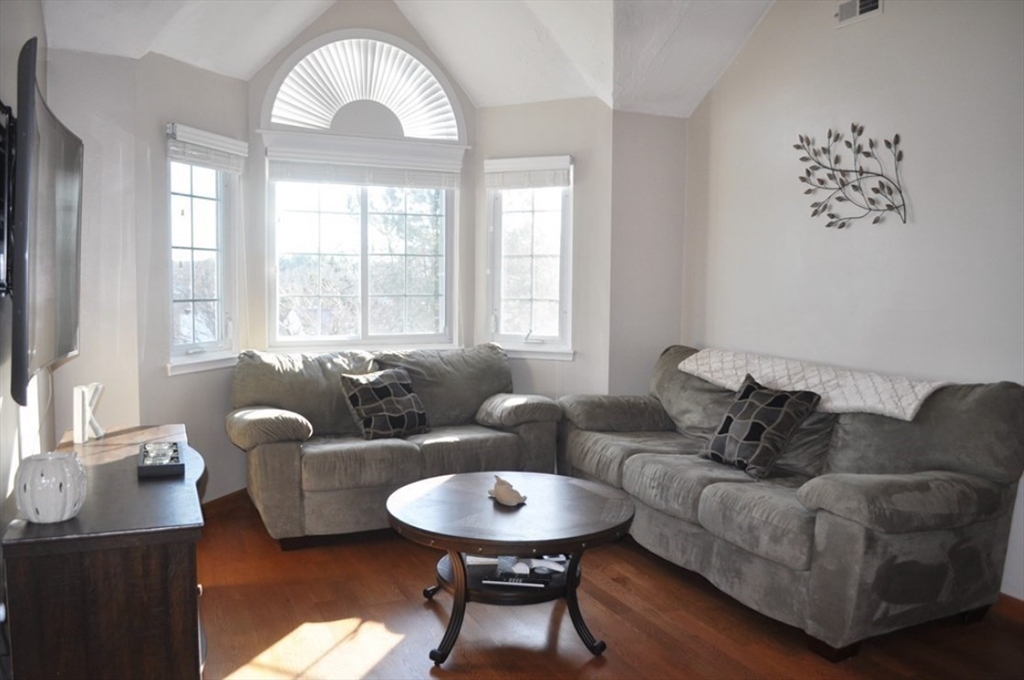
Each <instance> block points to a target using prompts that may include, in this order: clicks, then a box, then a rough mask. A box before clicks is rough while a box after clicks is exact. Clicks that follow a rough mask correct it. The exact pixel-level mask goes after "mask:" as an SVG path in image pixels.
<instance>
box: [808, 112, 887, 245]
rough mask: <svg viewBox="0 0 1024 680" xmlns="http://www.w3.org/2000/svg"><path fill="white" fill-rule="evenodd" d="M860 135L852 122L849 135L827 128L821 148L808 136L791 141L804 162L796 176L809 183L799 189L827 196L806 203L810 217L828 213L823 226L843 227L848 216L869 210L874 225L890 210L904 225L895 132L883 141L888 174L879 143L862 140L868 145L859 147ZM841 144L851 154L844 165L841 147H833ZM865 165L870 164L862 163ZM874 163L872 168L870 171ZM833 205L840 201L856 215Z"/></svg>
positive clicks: (866, 213) (862, 214)
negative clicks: (888, 155) (888, 158)
mask: <svg viewBox="0 0 1024 680" xmlns="http://www.w3.org/2000/svg"><path fill="white" fill-rule="evenodd" d="M863 134H864V126H863V125H857V124H856V123H853V124H852V125H850V139H843V137H844V135H843V133H841V132H839V131H838V130H837V131H836V132H833V131H832V130H831V129H830V130H829V131H828V136H827V139H826V142H825V146H818V145H817V143H816V142H815V141H814V139H813V138H811V137H808V136H807V135H800V143H799V144H794V145H793V148H794V149H797V150H798V151H801V152H802V153H803V155H802V156H800V160H801V161H802V162H804V163H807V170H806V171H805V172H804V174H803V175H801V176H800V177H799V179H800V181H801V182H803V183H804V184H807V185H808V189H807V190H806V191H804V193H805V194H817V193H818V192H825V194H826V195H825V197H824V198H823V199H821V200H818V201H814V202H813V203H811V217H817V216H818V215H825V216H827V217H828V218H829V222H828V224H826V225H825V226H826V227H835V228H836V229H845V228H846V227H848V226H850V223H851V222H852V221H853V220H859V219H861V218H864V217H867V216H869V215H872V214H874V215H875V218H874V219H873V220H872V221H871V223H872V224H878V223H879V222H881V221H882V220H883V219H884V218H885V216H886V215H888V214H889V213H896V214H897V215H898V216H899V218H900V219H901V220H902V221H903V223H904V224H906V222H907V202H906V200H905V199H904V197H903V187H902V186H901V184H900V162H901V161H902V160H903V151H902V150H900V136H899V135H894V136H893V138H892V139H883V140H882V142H883V143H884V145H885V148H886V149H887V150H888V151H889V152H890V153H891V154H892V165H893V171H892V174H891V175H889V174H887V173H886V169H885V166H884V165H883V163H882V159H881V158H879V156H878V153H877V151H879V150H880V147H879V144H878V142H876V141H875V140H874V139H866V142H867V148H864V144H863V143H862V142H861V139H862V135H863ZM840 143H842V144H843V145H844V146H846V148H847V149H848V150H849V151H851V152H852V153H853V160H852V161H851V162H850V164H849V165H844V160H843V153H844V152H843V150H842V148H839V149H836V148H834V147H836V146H837V145H838V144H840ZM865 163H870V164H871V166H870V167H865V165H864V164H865ZM876 165H877V166H878V170H877V171H876V170H874V166H876ZM833 203H837V204H845V205H844V207H846V206H849V207H852V208H853V209H854V211H856V212H859V214H854V215H841V214H840V213H839V212H838V211H839V210H840V208H839V207H835V208H833ZM860 211H863V212H860Z"/></svg>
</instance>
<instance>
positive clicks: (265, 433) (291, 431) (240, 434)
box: [225, 406, 313, 451]
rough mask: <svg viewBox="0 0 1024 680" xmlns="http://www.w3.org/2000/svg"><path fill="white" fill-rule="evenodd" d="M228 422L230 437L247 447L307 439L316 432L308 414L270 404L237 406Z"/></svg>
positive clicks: (252, 447) (233, 441) (230, 414)
mask: <svg viewBox="0 0 1024 680" xmlns="http://www.w3.org/2000/svg"><path fill="white" fill-rule="evenodd" d="M225 426H226V427H227V431H228V439H230V440H231V443H232V444H234V445H235V446H237V447H238V448H240V449H242V450H243V451H249V450H251V449H254V448H256V447H257V446H259V445H260V444H274V443H277V442H291V441H294V442H304V441H306V440H307V439H309V438H310V437H311V436H313V426H312V425H311V424H310V422H309V421H308V420H306V418H304V417H303V416H301V415H299V414H298V413H295V412H294V411H286V410H284V409H280V408H270V407H269V406H256V407H251V408H240V409H236V410H234V411H232V412H231V413H229V414H228V415H227V418H226V420H225Z"/></svg>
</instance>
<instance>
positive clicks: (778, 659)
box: [198, 493, 1024, 680]
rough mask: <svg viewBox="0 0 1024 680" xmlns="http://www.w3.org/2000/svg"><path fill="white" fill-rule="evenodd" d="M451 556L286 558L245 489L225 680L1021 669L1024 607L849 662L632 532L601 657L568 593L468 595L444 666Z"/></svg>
mask: <svg viewBox="0 0 1024 680" xmlns="http://www.w3.org/2000/svg"><path fill="white" fill-rule="evenodd" d="M439 556H440V553H439V552H437V551H432V550H430V549H428V548H424V547H422V546H419V545H416V544H414V543H411V542H409V541H406V540H404V539H402V538H400V537H399V536H397V535H396V534H394V533H392V532H391V531H378V532H370V533H366V534H358V535H351V536H347V537H341V538H340V539H337V540H335V541H334V542H332V543H329V544H324V545H319V546H315V547H310V548H305V549H302V550H295V551H289V552H283V551H281V549H280V548H279V547H278V545H277V543H276V542H275V541H273V540H272V539H271V538H270V537H269V536H268V535H267V533H266V531H265V529H264V528H263V525H262V523H261V522H260V519H259V515H258V514H257V512H256V510H255V508H254V507H253V506H252V504H251V503H250V502H249V500H248V498H247V497H246V496H245V495H244V493H243V494H237V495H232V496H231V497H228V498H226V499H218V500H217V501H215V502H214V504H212V505H211V506H208V507H207V508H206V527H205V528H204V529H203V538H202V540H201V541H200V543H199V549H198V559H199V580H200V583H202V585H203V596H202V599H201V602H200V607H201V611H202V619H203V625H204V626H205V629H206V635H207V639H208V643H209V647H208V654H207V658H206V672H205V677H206V678H207V680H212V679H216V678H299V677H302V678H429V677H446V676H464V677H470V676H471V677H473V678H505V677H517V678H518V677H537V678H752V677H764V678H812V677H813V678H972V679H973V678H1022V677H1024V645H1022V642H1024V603H1022V602H1020V601H1018V600H1013V599H1011V598H1005V597H1004V598H1003V599H1002V600H1000V602H999V603H998V604H997V605H996V606H994V607H993V608H992V610H991V611H990V612H989V614H988V616H986V617H985V619H984V620H983V621H981V622H979V623H975V624H969V625H965V624H962V623H959V622H957V621H952V620H947V621H939V622H934V623H930V624H926V625H923V626H918V627H915V628H912V629H909V630H905V631H901V632H897V633H893V634H890V635H886V636H883V637H881V638H878V639H874V640H868V641H866V642H865V643H864V644H862V645H861V649H860V653H859V654H858V655H857V656H856V657H854V658H851V659H848V660H846V661H843V662H841V663H838V664H832V663H829V662H827V661H825V660H823V659H821V658H820V657H818V656H816V655H814V654H812V653H811V652H810V651H808V650H807V647H806V644H805V641H804V636H803V633H802V632H801V631H799V630H797V629H795V628H791V627H789V626H786V625H784V624H781V623H778V622H776V621H774V620H772V619H769V618H767V617H765V616H761V615H760V614H757V613H755V612H753V611H752V610H750V609H747V608H746V607H744V606H743V605H741V604H739V603H738V602H736V601H735V600H733V599H732V598H730V597H728V596H726V595H724V594H722V593H720V592H719V591H718V590H717V589H715V588H714V586H712V585H711V584H709V583H708V582H707V581H705V580H704V579H703V578H702V577H700V576H698V575H696V574H694V573H692V572H688V571H686V570H684V569H681V568H679V567H676V566H675V565H672V564H670V563H668V562H666V561H664V560H662V559H660V558H658V557H655V556H654V555H652V554H651V553H649V552H647V551H646V550H644V549H643V548H641V547H640V546H638V545H637V544H636V543H634V542H633V541H632V540H629V539H627V540H625V541H623V542H621V543H617V544H614V545H610V546H602V547H599V548H595V549H594V550H592V551H588V552H587V554H586V556H585V557H584V559H583V582H582V585H581V587H580V606H581V608H582V610H583V614H584V617H585V618H586V620H587V623H588V625H589V626H590V629H591V630H592V631H593V632H594V634H595V636H596V637H597V638H598V639H603V640H605V641H606V642H607V643H608V649H607V651H605V653H604V655H603V656H600V657H594V656H592V655H591V654H590V653H589V652H588V651H587V650H586V648H585V647H584V646H583V643H582V642H581V641H580V639H579V637H578V636H577V635H576V631H575V630H573V627H572V624H571V622H570V621H569V617H568V614H567V612H566V609H565V605H564V603H562V602H554V603H546V604H538V605H530V606H525V607H496V606H489V605H481V604H476V603H470V604H469V605H468V607H467V609H466V619H465V622H464V623H463V626H462V633H461V634H460V636H459V639H458V641H457V642H456V643H455V648H454V649H453V650H452V653H451V656H450V657H449V658H448V660H447V661H446V662H445V664H444V665H443V666H441V667H439V668H435V667H434V665H433V663H432V662H431V661H430V660H429V659H428V657H427V654H428V653H429V651H430V650H431V649H433V648H434V647H435V646H437V644H438V643H439V642H440V640H441V637H442V635H443V634H444V629H445V625H446V624H447V621H448V612H449V609H450V607H451V601H452V600H451V596H450V595H448V594H447V593H443V592H442V593H440V594H438V595H437V596H436V597H435V598H434V599H433V600H425V599H424V598H423V594H422V590H423V587H424V586H426V585H430V584H432V583H433V573H434V571H433V570H434V564H435V563H436V561H437V559H438V557H439Z"/></svg>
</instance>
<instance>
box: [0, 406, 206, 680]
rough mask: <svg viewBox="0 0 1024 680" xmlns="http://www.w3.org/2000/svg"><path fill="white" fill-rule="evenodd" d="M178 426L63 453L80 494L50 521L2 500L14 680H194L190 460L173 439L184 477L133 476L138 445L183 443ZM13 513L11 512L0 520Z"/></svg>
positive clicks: (194, 535) (197, 524)
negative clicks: (72, 457) (66, 513)
mask: <svg viewBox="0 0 1024 680" xmlns="http://www.w3.org/2000/svg"><path fill="white" fill-rule="evenodd" d="M185 439H186V436H185V428H184V426H182V425H164V426H159V427H137V428H130V429H125V430H119V431H117V432H112V433H109V434H108V435H107V436H106V437H104V438H103V439H100V440H96V441H93V442H89V443H87V444H74V445H71V444H62V445H61V447H60V449H61V450H70V449H72V448H73V449H74V450H75V451H77V452H78V454H79V456H80V457H81V459H82V462H83V463H84V464H85V467H86V473H87V475H88V484H89V489H88V494H87V496H86V500H85V503H84V505H83V506H82V510H81V511H80V512H79V514H78V515H77V516H76V517H74V518H72V519H70V520H67V521H65V522H60V523H56V524H32V523H30V522H27V521H25V520H24V519H21V518H16V504H15V501H14V498H13V497H12V498H9V499H7V501H6V502H5V503H4V505H3V525H2V526H3V539H2V540H3V559H4V567H5V581H6V582H5V588H6V593H7V611H8V617H7V618H8V625H9V630H10V637H11V665H12V670H13V673H14V678H15V680H23V679H27V678H81V677H88V678H198V677H199V676H200V674H201V658H200V637H201V633H200V626H199V588H198V583H197V581H196V543H197V542H198V540H199V536H200V532H201V530H202V526H203V515H202V509H201V507H200V504H199V495H200V494H199V490H198V484H199V483H200V481H201V480H202V479H203V476H204V472H205V464H204V462H203V458H202V456H200V455H199V453H198V452H196V451H195V450H194V449H192V448H191V447H189V446H188V445H187V444H186V445H185V446H184V447H182V451H183V455H184V462H185V475H184V477H172V478H153V479H142V480H140V479H139V478H138V474H137V470H136V465H137V456H138V451H139V444H140V443H142V442H147V441H185ZM12 518H14V519H12Z"/></svg>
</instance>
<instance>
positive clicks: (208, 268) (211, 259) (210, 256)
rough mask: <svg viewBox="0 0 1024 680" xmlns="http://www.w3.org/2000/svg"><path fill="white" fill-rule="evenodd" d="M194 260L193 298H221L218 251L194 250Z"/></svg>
mask: <svg viewBox="0 0 1024 680" xmlns="http://www.w3.org/2000/svg"><path fill="white" fill-rule="evenodd" d="M192 258H193V261H194V263H195V266H194V268H193V270H192V271H193V276H194V277H195V280H194V281H193V282H192V286H193V291H194V292H193V297H194V298H195V299H196V300H215V299H216V298H217V297H219V296H218V294H217V291H218V290H219V288H218V286H217V253H216V251H209V250H194V251H192ZM197 310H198V308H197ZM197 313H198V311H197ZM197 318H198V317H197ZM197 323H198V322H197ZM197 328H198V327H197ZM196 332H198V330H197V331H196Z"/></svg>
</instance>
